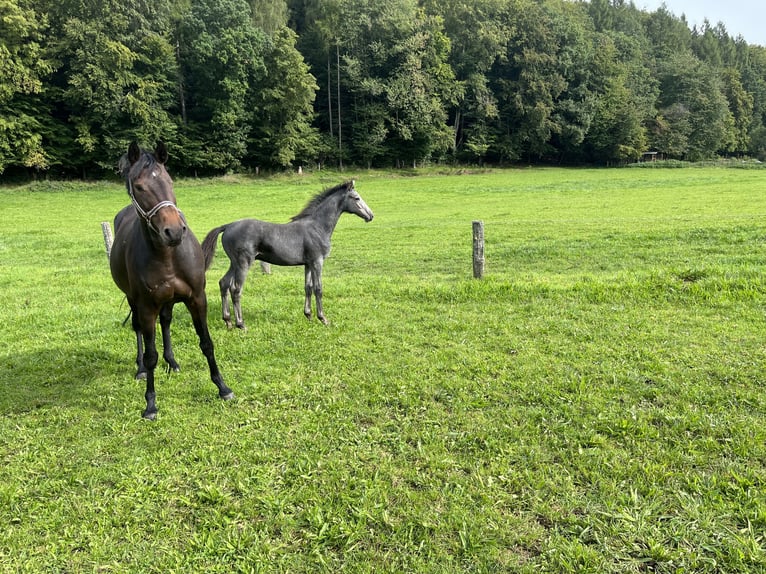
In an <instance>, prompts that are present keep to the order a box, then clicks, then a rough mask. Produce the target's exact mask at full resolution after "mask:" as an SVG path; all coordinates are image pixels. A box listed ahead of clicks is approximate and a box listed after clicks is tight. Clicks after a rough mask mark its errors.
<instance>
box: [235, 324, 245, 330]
mask: <svg viewBox="0 0 766 574" xmlns="http://www.w3.org/2000/svg"><path fill="white" fill-rule="evenodd" d="M237 329H241V330H242V331H247V327H245V324H244V323H237Z"/></svg>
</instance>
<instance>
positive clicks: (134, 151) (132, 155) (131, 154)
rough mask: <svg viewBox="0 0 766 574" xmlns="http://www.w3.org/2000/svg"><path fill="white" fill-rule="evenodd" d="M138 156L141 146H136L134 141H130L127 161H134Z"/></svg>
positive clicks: (132, 162)
mask: <svg viewBox="0 0 766 574" xmlns="http://www.w3.org/2000/svg"><path fill="white" fill-rule="evenodd" d="M139 157H141V148H140V147H138V144H137V143H136V142H131V143H130V147H128V161H129V162H130V165H133V164H134V163H136V162H137V161H138V158H139Z"/></svg>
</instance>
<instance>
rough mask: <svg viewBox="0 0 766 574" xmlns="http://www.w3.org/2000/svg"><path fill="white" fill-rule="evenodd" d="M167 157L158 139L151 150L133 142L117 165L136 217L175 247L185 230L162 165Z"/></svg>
mask: <svg viewBox="0 0 766 574" xmlns="http://www.w3.org/2000/svg"><path fill="white" fill-rule="evenodd" d="M167 160H168V150H167V148H166V147H165V144H164V143H162V142H160V143H158V144H157V148H156V149H155V151H154V154H151V153H148V152H145V151H141V148H139V147H138V144H137V143H135V142H133V143H132V144H130V147H129V148H128V153H127V156H126V157H124V158H123V160H121V162H120V165H121V168H122V174H123V175H124V176H125V180H126V181H127V186H128V194H129V195H130V199H131V201H132V202H133V205H134V206H135V208H136V212H137V213H138V215H139V217H141V219H143V220H144V221H145V222H146V225H147V227H148V228H149V230H150V232H153V233H154V234H155V235H156V236H157V238H158V240H159V241H160V243H161V244H162V245H165V246H169V247H174V246H176V245H178V244H180V243H181V241H182V240H183V238H184V235H185V234H186V221H185V220H184V217H183V215H182V214H181V212H180V211H179V210H178V207H176V196H175V193H174V192H173V180H172V179H170V175H168V172H167V170H166V169H165V162H167Z"/></svg>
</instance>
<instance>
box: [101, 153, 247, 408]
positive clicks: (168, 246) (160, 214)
mask: <svg viewBox="0 0 766 574" xmlns="http://www.w3.org/2000/svg"><path fill="white" fill-rule="evenodd" d="M167 159H168V152H167V148H166V147H165V145H164V144H163V143H159V144H157V149H156V150H155V151H154V154H151V153H148V152H145V151H142V150H141V149H140V148H139V147H138V145H137V144H136V143H135V142H134V143H132V144H130V147H129V148H128V153H127V155H126V156H123V158H122V159H121V160H120V171H121V173H122V175H123V176H124V177H125V181H126V184H127V188H128V195H129V196H130V199H131V202H132V205H129V206H127V207H126V208H124V209H123V210H122V211H120V212H119V213H118V214H117V216H116V217H115V219H114V243H113V245H112V252H111V255H110V257H109V265H110V267H111V270H112V278H113V279H114V282H115V283H116V284H117V286H118V287H119V288H120V289H121V290H122V291H123V292H124V293H125V295H126V297H127V299H128V304H129V305H130V310H131V315H132V321H133V330H134V331H135V332H136V347H137V353H136V364H137V365H138V372H137V374H136V378H144V376H145V377H146V395H145V397H146V410H145V411H144V413H143V417H144V418H146V419H150V420H154V419H155V418H156V416H157V405H156V403H155V391H154V369H155V367H156V366H157V358H158V356H157V349H156V345H155V327H156V322H157V316H158V315H159V317H160V327H161V329H162V339H163V346H164V349H163V355H164V357H165V360H166V362H167V364H168V369H173V370H178V363H176V361H175V358H174V357H173V350H172V347H171V344H170V322H171V320H172V317H173V305H174V304H175V303H177V302H179V301H182V302H183V303H184V304H185V305H186V307H187V308H188V309H189V313H190V314H191V317H192V322H193V323H194V329H195V330H196V332H197V336H198V337H199V346H200V349H202V353H203V354H204V355H205V358H206V359H207V363H208V366H209V367H210V378H211V379H212V380H213V382H214V383H215V385H216V386H217V387H218V395H219V396H220V397H221V398H222V399H224V400H229V399H231V398H233V397H234V393H232V391H231V389H230V388H229V387H227V386H226V383H224V382H223V377H222V376H221V372H220V371H219V370H218V365H217V363H216V360H215V354H214V352H213V341H212V339H211V338H210V333H209V331H208V326H207V298H206V296H205V259H204V257H203V255H202V249H201V248H200V244H199V242H198V241H197V238H196V237H194V234H193V233H192V232H191V230H190V229H189V228H188V227H187V225H186V219H185V218H184V216H183V214H182V213H181V212H180V211H179V209H178V207H176V197H175V193H174V191H173V180H172V179H170V176H169V175H168V172H167V171H166V170H165V162H166V161H167ZM142 338H143V344H142Z"/></svg>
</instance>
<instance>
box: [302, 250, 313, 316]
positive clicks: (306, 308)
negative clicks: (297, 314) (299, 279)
mask: <svg viewBox="0 0 766 574" xmlns="http://www.w3.org/2000/svg"><path fill="white" fill-rule="evenodd" d="M303 273H304V276H305V280H304V283H303V291H304V293H305V294H306V297H305V299H304V301H303V314H304V315H306V319H308V320H309V321H310V320H311V293H312V292H313V291H314V287H313V285H312V283H311V267H310V266H309V265H308V264H307V265H306V266H305V267H304V268H303Z"/></svg>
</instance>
